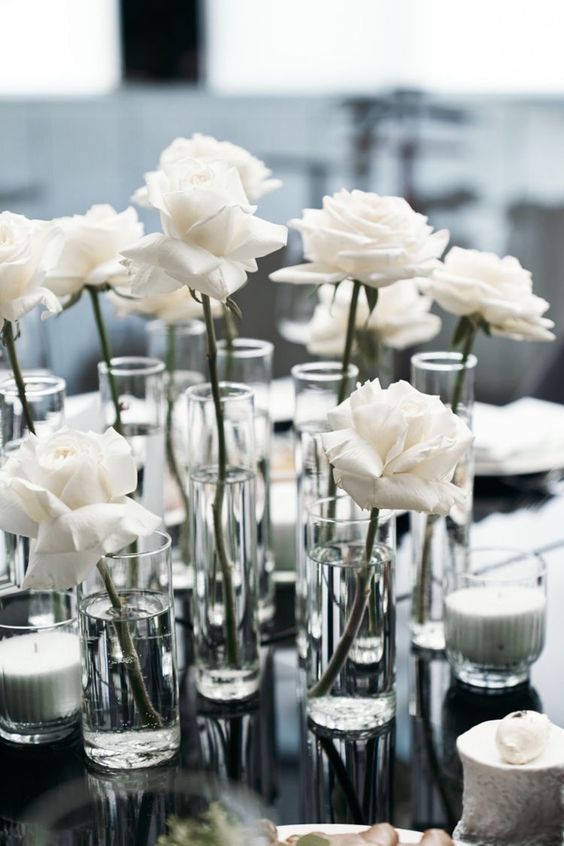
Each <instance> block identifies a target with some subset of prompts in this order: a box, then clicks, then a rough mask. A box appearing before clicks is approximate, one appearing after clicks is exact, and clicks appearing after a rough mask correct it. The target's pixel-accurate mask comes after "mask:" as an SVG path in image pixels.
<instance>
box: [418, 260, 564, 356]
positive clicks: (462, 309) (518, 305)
mask: <svg viewBox="0 0 564 846" xmlns="http://www.w3.org/2000/svg"><path fill="white" fill-rule="evenodd" d="M424 290H425V292H426V293H428V294H429V296H431V297H432V298H433V299H434V300H436V301H437V302H438V303H439V305H440V306H442V308H444V309H445V311H448V312H451V314H456V315H458V316H464V315H468V316H474V315H475V316H477V317H480V318H482V319H483V320H485V322H486V323H487V324H488V326H489V328H490V331H491V333H492V335H500V336H502V337H505V338H513V339H514V340H517V341H522V340H528V341H553V340H554V335H553V333H552V332H551V331H550V330H551V329H552V328H553V326H554V323H553V321H552V320H549V319H548V318H546V317H543V316H542V315H543V314H544V313H545V311H546V310H547V309H548V308H549V303H547V302H546V300H543V299H542V298H541V297H537V296H536V295H535V294H533V281H532V277H531V274H530V272H529V271H528V270H525V268H524V267H522V266H521V264H520V262H519V261H518V260H517V259H516V258H514V257H513V256H505V258H499V256H496V255H495V254H494V253H484V252H480V251H479V250H463V249H461V248H460V247H453V248H452V249H451V250H450V251H449V253H448V254H447V256H446V258H445V261H444V266H443V267H440V268H438V269H437V270H436V271H435V272H434V273H433V275H432V276H431V278H430V279H427V280H425V282H424Z"/></svg>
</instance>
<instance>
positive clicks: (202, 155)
mask: <svg viewBox="0 0 564 846" xmlns="http://www.w3.org/2000/svg"><path fill="white" fill-rule="evenodd" d="M184 159H197V160H198V161H200V162H202V164H209V163H211V162H225V164H227V165H229V166H230V167H234V168H235V169H236V170H237V172H238V173H239V177H240V179H241V184H242V185H243V190H244V191H245V194H246V195H247V198H248V199H249V201H250V202H251V203H253V202H255V201H256V200H258V199H259V198H260V197H262V196H264V195H265V194H268V193H270V191H274V190H275V189H276V188H279V187H280V186H281V185H282V182H281V181H280V180H279V179H272V178H271V177H272V171H271V170H270V169H269V168H267V166H266V165H265V163H264V162H262V161H261V160H260V159H257V158H256V157H255V156H253V155H251V153H249V152H248V150H245V149H244V148H243V147H238V146H237V145H236V144H232V143H231V142H230V141H218V140H217V138H213V137H212V136H211V135H201V134H200V133H199V132H197V133H196V134H195V135H192V137H191V138H175V139H174V141H173V142H172V144H169V146H168V147H167V148H166V149H165V150H163V152H162V153H161V158H160V161H159V169H160V170H165V171H166V170H168V171H171V170H173V169H174V167H176V165H178V164H179V163H182V162H183V161H184ZM132 200H133V202H135V203H137V204H138V205H140V206H149V205H150V202H149V197H148V190H147V186H143V187H142V188H138V189H137V191H136V192H135V193H134V195H133V197H132Z"/></svg>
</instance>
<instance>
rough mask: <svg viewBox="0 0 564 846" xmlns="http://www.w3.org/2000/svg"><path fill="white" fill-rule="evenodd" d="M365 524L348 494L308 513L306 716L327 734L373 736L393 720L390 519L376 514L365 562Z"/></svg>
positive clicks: (365, 518) (366, 520)
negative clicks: (364, 734) (377, 520)
mask: <svg viewBox="0 0 564 846" xmlns="http://www.w3.org/2000/svg"><path fill="white" fill-rule="evenodd" d="M369 526H370V515H369V514H368V512H366V511H364V512H363V511H361V510H360V509H359V508H358V506H356V505H355V503H354V502H353V500H352V499H351V498H350V497H349V496H347V495H346V494H344V495H339V496H337V497H333V498H327V499H323V500H319V501H318V502H316V503H314V505H313V506H312V507H311V508H310V509H309V516H308V530H307V537H308V545H307V564H306V575H307V594H306V617H305V621H306V622H305V639H306V642H307V650H306V661H305V669H306V685H307V710H308V715H309V718H310V719H311V720H312V721H313V722H314V723H316V724H317V725H318V726H323V727H325V728H326V729H330V730H331V731H344V732H368V733H370V732H372V731H374V729H376V728H378V727H379V726H381V725H385V724H386V723H387V722H388V721H389V720H391V719H392V718H393V716H394V714H395V598H394V577H393V559H394V552H393V545H394V540H395V521H394V515H393V513H392V512H382V513H381V514H380V515H379V522H378V527H377V531H376V535H375V542H374V545H373V548H372V551H371V555H370V559H369V561H368V562H367V561H366V560H365V544H366V539H367V535H368V530H369ZM302 625H304V624H303V623H302Z"/></svg>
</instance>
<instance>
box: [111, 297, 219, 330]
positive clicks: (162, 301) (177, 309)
mask: <svg viewBox="0 0 564 846" xmlns="http://www.w3.org/2000/svg"><path fill="white" fill-rule="evenodd" d="M108 299H109V300H110V301H111V303H112V305H113V306H114V307H115V310H116V312H117V314H118V315H119V316H120V317H128V316H129V315H130V314H139V315H141V316H144V317H155V318H157V320H162V322H163V323H166V324H167V326H171V325H174V324H175V323H185V322H186V321H188V320H201V319H202V317H203V314H204V311H203V308H202V305H201V303H199V302H198V301H197V300H195V299H194V297H193V296H192V294H191V293H190V291H189V290H188V288H178V289H177V290H176V291H172V292H171V293H170V294H155V295H154V296H152V297H151V296H149V297H135V296H133V295H132V294H131V293H130V292H129V291H123V292H117V291H109V292H108ZM211 305H212V313H213V315H214V317H219V316H220V315H221V305H220V304H219V303H218V302H217V301H216V300H212V303H211Z"/></svg>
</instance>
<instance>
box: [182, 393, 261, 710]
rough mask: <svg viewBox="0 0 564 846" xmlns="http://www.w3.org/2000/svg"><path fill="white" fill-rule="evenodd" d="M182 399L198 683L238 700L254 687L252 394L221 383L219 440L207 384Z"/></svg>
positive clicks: (213, 695) (206, 691)
mask: <svg viewBox="0 0 564 846" xmlns="http://www.w3.org/2000/svg"><path fill="white" fill-rule="evenodd" d="M187 397H188V425H189V428H190V442H189V476H190V488H189V500H190V539H191V549H192V560H193V562H194V567H195V585H194V591H193V615H194V650H195V664H196V671H197V678H196V684H197V687H198V690H199V692H200V693H201V694H202V695H203V696H206V697H207V698H209V699H215V700H221V701H225V700H240V699H245V698H246V697H248V696H251V695H253V694H254V693H255V692H256V691H257V689H258V684H259V651H258V634H257V625H258V602H257V587H256V576H257V533H256V522H257V521H256V502H255V475H256V457H255V450H254V431H255V425H254V403H253V392H252V390H251V389H250V388H248V387H247V386H246V385H238V384H234V383H230V382H222V383H220V385H219V398H220V399H219V402H220V405H221V412H222V420H223V426H222V432H223V435H224V437H223V438H221V439H220V438H219V437H218V431H219V430H218V424H217V419H216V410H215V406H214V402H213V397H212V392H211V387H210V385H209V384H208V383H206V384H204V385H197V386H195V387H192V388H189V389H188V392H187Z"/></svg>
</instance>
